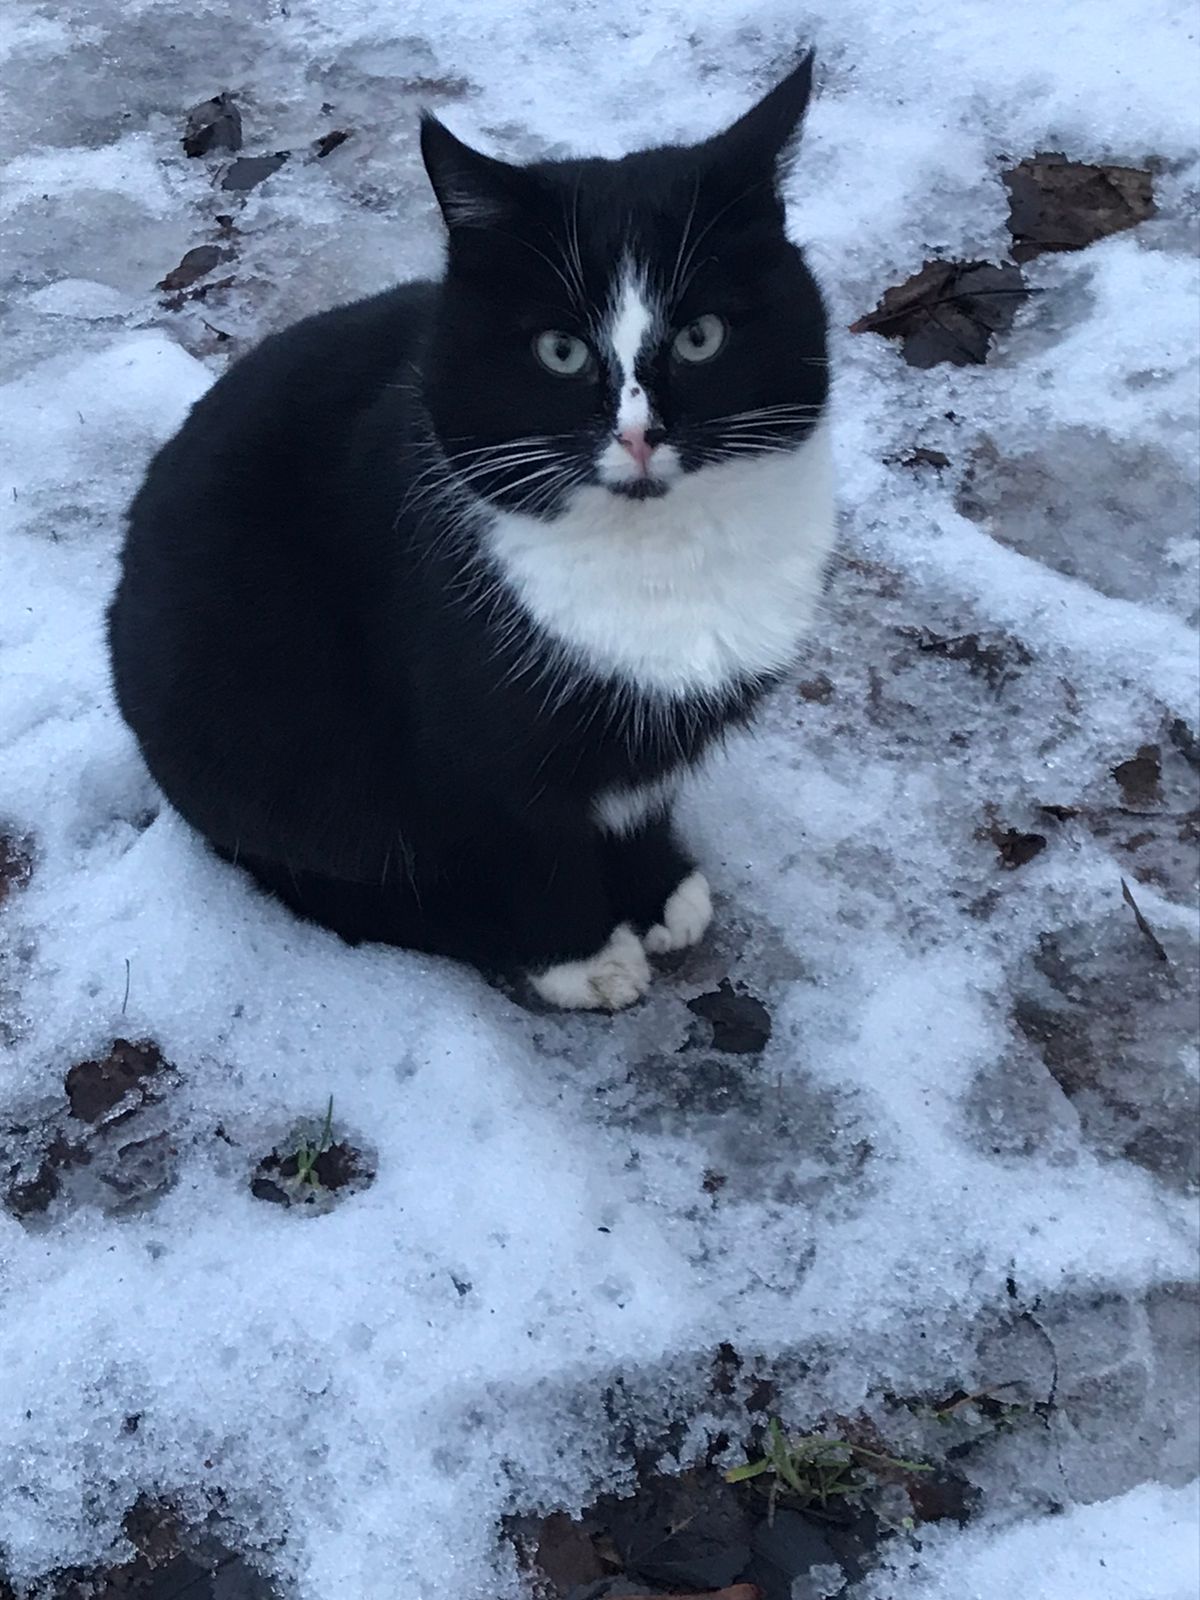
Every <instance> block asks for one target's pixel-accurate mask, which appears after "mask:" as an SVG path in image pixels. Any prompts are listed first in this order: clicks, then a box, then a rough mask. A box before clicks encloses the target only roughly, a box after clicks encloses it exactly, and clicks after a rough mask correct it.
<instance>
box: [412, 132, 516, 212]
mask: <svg viewBox="0 0 1200 1600" xmlns="http://www.w3.org/2000/svg"><path fill="white" fill-rule="evenodd" d="M421 157H422V159H423V161H424V162H425V171H426V172H427V173H428V174H429V181H430V183H431V184H432V185H433V192H434V194H435V195H436V196H437V202H438V205H439V206H441V208H442V216H443V217H444V218H445V219H446V226H447V227H448V228H449V229H450V232H451V233H452V234H453V233H455V232H456V231H457V230H458V229H459V228H489V227H495V226H496V225H497V224H499V223H502V222H504V221H505V220H506V219H507V218H509V217H511V216H512V214H513V212H514V211H516V210H517V209H518V208H519V206H520V204H521V197H522V192H523V189H524V187H525V182H526V179H525V174H524V172H523V171H522V169H521V168H520V167H511V166H509V164H508V163H507V162H506V161H497V160H496V158H495V157H494V156H485V155H483V154H482V152H480V151H479V150H472V149H471V146H470V145H469V144H464V143H463V141H462V140H461V139H460V138H459V137H458V135H457V134H453V133H451V132H450V129H449V128H447V127H446V126H445V124H444V123H441V122H439V121H438V119H437V118H436V117H435V116H434V115H433V113H432V112H431V111H426V112H423V113H422V115H421Z"/></svg>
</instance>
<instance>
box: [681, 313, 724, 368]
mask: <svg viewBox="0 0 1200 1600" xmlns="http://www.w3.org/2000/svg"><path fill="white" fill-rule="evenodd" d="M728 332H729V329H728V328H727V327H726V326H725V323H724V322H723V321H722V319H721V318H720V317H716V316H713V314H712V313H711V312H708V313H706V314H705V315H704V316H702V317H697V318H696V320H695V322H689V323H688V325H687V327H686V328H680V330H679V332H678V333H677V334H676V335H675V342H674V343H673V344H672V346H671V349H672V350H673V351H674V352H675V354H676V356H678V358H679V360H680V361H693V362H695V361H711V360H712V358H713V357H714V356H715V355H716V353H717V351H718V350H720V348H721V347H722V345H723V344H724V343H725V339H726V336H727V334H728Z"/></svg>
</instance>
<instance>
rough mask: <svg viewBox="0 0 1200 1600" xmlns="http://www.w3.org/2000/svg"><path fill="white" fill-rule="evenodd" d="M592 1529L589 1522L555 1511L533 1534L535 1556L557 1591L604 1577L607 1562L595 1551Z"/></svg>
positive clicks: (563, 1591) (564, 1590)
mask: <svg viewBox="0 0 1200 1600" xmlns="http://www.w3.org/2000/svg"><path fill="white" fill-rule="evenodd" d="M592 1532H593V1530H592V1528H591V1526H590V1525H589V1524H588V1523H586V1522H577V1521H576V1520H575V1518H574V1517H569V1516H567V1514H566V1512H565V1511H555V1512H552V1513H551V1515H550V1516H548V1517H546V1518H544V1519H543V1521H542V1523H541V1526H540V1527H539V1528H538V1529H537V1531H536V1533H535V1534H534V1552H533V1559H534V1561H535V1562H536V1564H537V1566H538V1569H539V1570H540V1571H541V1572H542V1574H543V1575H544V1576H545V1577H546V1579H547V1580H548V1581H549V1583H550V1584H551V1585H552V1586H553V1588H554V1590H555V1591H556V1592H557V1593H558V1594H566V1593H568V1592H569V1591H570V1590H571V1589H574V1588H576V1587H578V1586H582V1585H584V1584H589V1583H595V1582H597V1580H598V1579H600V1578H603V1577H604V1575H605V1567H604V1563H603V1562H602V1561H601V1559H600V1557H599V1556H598V1555H597V1554H596V1546H595V1545H594V1544H593V1543H592Z"/></svg>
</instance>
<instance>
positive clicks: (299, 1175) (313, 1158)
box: [296, 1095, 333, 1189]
mask: <svg viewBox="0 0 1200 1600" xmlns="http://www.w3.org/2000/svg"><path fill="white" fill-rule="evenodd" d="M332 1143H333V1096H332V1095H330V1096H329V1104H328V1106H327V1107H326V1108H325V1122H324V1125H323V1126H322V1128H321V1132H320V1135H319V1136H318V1137H317V1138H316V1139H315V1140H313V1139H310V1138H309V1137H308V1135H307V1134H303V1133H302V1134H301V1135H300V1138H299V1140H298V1141H297V1143H296V1182H297V1183H301V1184H304V1183H306V1184H309V1185H310V1186H311V1187H312V1188H314V1189H319V1188H320V1187H321V1179H320V1176H319V1175H318V1173H317V1161H318V1159H319V1157H321V1156H323V1155H324V1154H325V1152H326V1150H328V1149H329V1147H330V1146H331V1145H332Z"/></svg>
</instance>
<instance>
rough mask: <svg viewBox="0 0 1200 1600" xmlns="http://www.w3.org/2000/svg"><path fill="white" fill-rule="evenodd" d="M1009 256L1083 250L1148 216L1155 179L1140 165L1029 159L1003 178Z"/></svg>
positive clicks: (1152, 209) (1052, 156)
mask: <svg viewBox="0 0 1200 1600" xmlns="http://www.w3.org/2000/svg"><path fill="white" fill-rule="evenodd" d="M1003 177H1004V183H1005V187H1006V188H1007V189H1008V195H1009V211H1008V231H1009V232H1010V233H1011V234H1012V236H1013V249H1012V253H1013V258H1014V260H1017V261H1031V260H1032V259H1033V257H1034V256H1038V255H1041V254H1042V253H1043V251H1048V250H1082V249H1083V248H1084V246H1085V245H1089V244H1094V243H1095V241H1096V240H1097V239H1105V238H1107V237H1108V236H1109V234H1113V233H1121V232H1123V231H1124V230H1125V229H1126V228H1134V227H1136V226H1137V224H1138V223H1139V222H1145V220H1146V219H1147V217H1152V216H1153V215H1154V214H1155V212H1156V211H1157V209H1158V207H1157V206H1156V205H1155V203H1154V181H1153V179H1152V178H1151V175H1150V174H1149V173H1148V172H1146V171H1144V170H1143V169H1142V168H1140V167H1098V166H1092V165H1090V164H1089V163H1088V162H1086V161H1068V160H1067V158H1066V156H1064V155H1061V154H1057V153H1054V152H1049V153H1043V154H1039V155H1036V156H1031V157H1029V158H1028V159H1027V160H1025V161H1020V162H1018V163H1017V165H1016V166H1015V167H1013V168H1011V170H1010V171H1008V172H1006V173H1004V174H1003Z"/></svg>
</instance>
